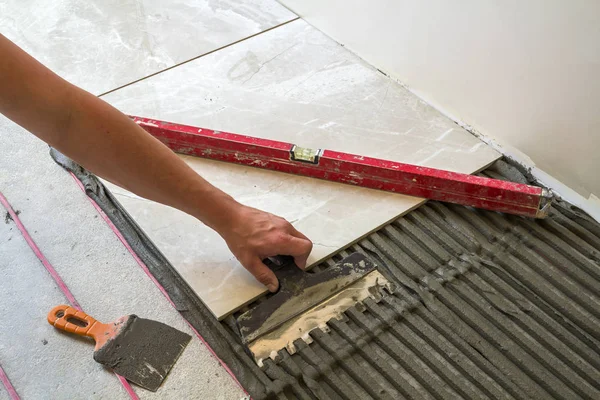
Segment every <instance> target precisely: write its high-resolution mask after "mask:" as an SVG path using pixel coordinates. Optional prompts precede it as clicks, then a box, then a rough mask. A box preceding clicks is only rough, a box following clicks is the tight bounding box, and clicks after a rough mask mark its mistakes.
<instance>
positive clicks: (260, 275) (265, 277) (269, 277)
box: [246, 258, 279, 292]
mask: <svg viewBox="0 0 600 400" xmlns="http://www.w3.org/2000/svg"><path fill="white" fill-rule="evenodd" d="M246 269H247V270H248V271H250V273H251V274H252V275H254V277H255V278H256V280H257V281H259V282H260V283H262V284H263V285H265V286H266V287H267V289H269V292H276V291H277V289H278V288H279V282H278V281H277V277H276V276H275V273H274V272H273V271H271V268H269V267H267V266H266V265H265V264H264V263H263V262H262V261H261V260H260V259H259V258H256V259H255V260H254V261H253V262H252V263H250V265H248V266H247V267H246Z"/></svg>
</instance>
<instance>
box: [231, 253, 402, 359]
mask: <svg viewBox="0 0 600 400" xmlns="http://www.w3.org/2000/svg"><path fill="white" fill-rule="evenodd" d="M265 264H267V265H268V266H269V267H270V268H271V269H272V270H273V272H275V275H276V276H277V279H278V280H279V290H278V292H277V293H275V294H274V295H273V296H271V297H270V298H268V299H266V300H264V301H263V302H262V303H259V304H258V305H256V306H255V307H254V308H252V309H250V310H248V311H246V312H245V313H243V314H242V315H240V316H239V317H238V319H237V326H238V328H239V330H240V335H241V337H242V342H243V344H244V345H245V346H246V347H247V349H248V350H249V351H250V353H252V356H253V357H254V359H255V361H256V362H257V363H258V364H259V365H261V364H262V360H263V359H265V358H267V357H272V358H274V357H275V356H276V353H277V351H278V350H281V349H283V348H287V350H288V352H289V353H290V354H293V353H294V352H295V348H294V345H293V342H294V341H295V340H296V339H300V338H301V339H303V340H305V341H307V342H309V343H310V341H311V339H310V336H309V335H308V333H309V332H310V331H311V330H313V329H315V328H317V327H322V328H325V323H326V322H327V321H329V320H330V319H331V318H333V317H339V316H340V315H341V313H343V312H344V311H345V310H347V309H348V308H350V307H352V306H354V305H355V304H356V303H358V302H360V301H362V300H364V299H366V298H367V297H375V298H377V297H378V296H381V289H382V288H383V287H388V289H390V290H391V288H390V287H389V285H390V283H389V282H388V280H387V279H386V278H385V277H384V276H383V275H381V274H380V273H379V272H378V271H377V267H376V266H375V265H374V264H373V263H372V262H371V261H370V260H369V259H368V258H366V257H365V256H364V255H362V254H360V253H353V254H351V255H349V256H348V257H346V258H344V259H343V260H341V261H340V262H338V263H336V264H335V265H333V266H331V267H329V268H327V269H325V270H323V271H320V272H306V271H303V270H301V269H300V268H298V267H297V266H296V265H295V264H294V260H293V258H291V257H283V256H279V257H273V258H270V259H267V260H265Z"/></svg>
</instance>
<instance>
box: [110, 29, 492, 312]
mask: <svg viewBox="0 0 600 400" xmlns="http://www.w3.org/2000/svg"><path fill="white" fill-rule="evenodd" d="M104 98H105V99H106V100H107V101H109V102H110V103H112V104H113V105H115V106H116V107H117V108H119V109H121V110H122V111H124V112H127V113H129V114H134V115H141V116H146V117H151V118H157V119H163V120H168V121H175V122H180V123H185V124H189V125H197V126H202V127H206V128H212V129H217V130H222V131H231V132H236V133H241V134H248V135H253V136H259V137H263V138H271V139H278V140H284V141H288V142H292V143H296V144H298V145H300V146H307V147H313V148H330V149H333V150H340V151H346V152H350V153H357V154H363V155H367V156H373V157H380V158H386V159H391V160H395V161H401V162H409V163H415V164H421V165H427V166H432V167H438V168H444V169H449V170H453V171H458V172H464V173H472V172H475V171H477V170H479V169H482V168H483V167H485V166H487V165H488V164H489V163H491V162H492V161H494V160H495V159H497V158H498V157H499V154H498V153H497V152H495V151H494V150H492V149H490V148H489V147H487V146H486V145H485V144H483V143H482V142H480V141H479V140H478V139H477V138H475V137H473V136H472V135H471V134H469V133H468V132H466V131H464V130H463V129H461V128H460V127H459V126H457V125H456V124H454V123H453V122H452V121H450V120H449V119H447V118H446V117H444V116H443V115H441V114H440V113H439V112H437V111H435V110H434V109H433V108H431V107H429V106H428V105H427V104H425V103H423V102H422V101H420V100H419V99H418V98H416V97H415V96H414V95H412V94H411V93H410V92H408V91H407V90H406V89H404V88H403V87H401V86H400V85H398V84H397V83H395V82H394V81H392V80H390V79H389V78H387V77H386V76H384V75H382V74H381V73H379V72H378V71H377V70H376V69H374V68H372V67H371V66H369V65H367V64H366V63H364V62H363V61H361V60H360V59H359V58H358V57H356V56H355V55H353V54H352V53H350V52H349V51H347V50H346V49H344V47H342V46H340V45H339V44H337V43H335V42H334V41H332V40H331V39H329V38H327V37H326V36H325V35H323V34H322V33H320V32H319V31H317V30H316V29H314V28H312V27H310V26H309V25H308V24H306V23H305V22H303V21H300V20H299V21H295V22H292V23H290V24H287V25H285V26H283V27H279V28H277V29H274V30H272V31H270V32H266V33H264V34H261V35H259V36H257V37H254V38H252V39H250V40H248V41H245V42H243V43H239V44H237V45H235V46H232V47H229V48H227V49H224V50H220V51H218V52H216V53H214V54H211V55H208V56H205V57H202V58H200V59H198V60H195V61H193V62H191V63H188V64H185V65H182V66H180V67H177V68H175V69H173V70H170V71H167V72H165V73H162V74H159V75H157V76H155V77H152V78H150V79H147V80H144V81H142V82H139V83H136V84H134V85H131V86H129V87H127V88H124V89H122V90H118V91H116V92H114V93H111V94H109V95H107V96H105V97H104ZM184 159H185V160H186V162H188V163H189V164H190V165H191V166H192V167H193V168H194V169H195V170H196V171H198V172H199V173H200V174H202V175H203V176H204V177H206V178H207V179H208V180H209V181H211V182H212V183H213V184H215V185H216V186H218V187H220V188H221V189H223V190H225V191H226V192H228V193H230V194H232V195H233V196H234V197H235V198H236V199H238V200H239V201H241V202H243V203H245V204H248V205H251V206H254V207H258V208H261V209H264V210H268V211H270V212H272V213H275V214H279V215H282V216H283V217H285V218H287V219H288V220H289V221H291V222H292V223H293V224H294V226H296V227H297V228H298V229H299V230H301V231H302V232H304V233H305V234H307V235H308V236H309V237H310V238H311V239H312V240H313V241H314V243H315V247H314V250H313V253H312V255H311V258H310V262H311V263H315V262H317V261H319V260H322V259H323V258H325V257H327V256H328V255H330V254H332V253H334V252H336V251H337V250H338V249H340V248H342V247H344V246H347V245H349V244H350V243H352V242H355V241H357V240H358V239H359V238H361V237H363V236H365V235H367V234H368V233H369V232H371V231H373V230H374V229H376V228H377V227H379V226H381V225H383V224H385V223H386V222H388V221H390V220H391V219H394V218H396V217H397V216H399V215H401V214H403V213H405V212H407V211H409V210H410V209H412V208H414V207H416V206H417V205H419V204H420V203H421V202H422V201H423V200H422V199H418V198H414V197H408V196H403V195H397V194H391V193H384V192H379V191H375V190H368V189H361V188H357V187H351V186H347V185H342V184H335V183H330V182H325V181H319V180H314V179H310V178H303V177H297V176H293V175H286V174H282V173H276V172H271V171H264V170H258V169H253V168H247V167H241V166H235V165H228V164H225V163H219V162H212V161H207V160H201V159H195V158H192V157H184ZM109 186H110V188H111V190H113V192H114V193H115V194H116V195H117V198H118V199H119V201H120V202H121V203H122V204H123V205H124V206H125V208H126V209H127V210H128V211H129V212H130V213H131V214H132V215H133V216H134V218H135V219H136V221H137V222H138V223H139V224H140V225H141V227H142V228H143V229H144V230H145V231H146V233H147V234H148V235H149V236H150V238H151V239H152V240H153V241H154V242H155V243H156V244H157V245H158V247H159V248H160V249H161V251H162V252H163V253H164V254H165V255H166V256H167V258H169V260H170V261H171V262H172V263H173V265H174V266H175V267H176V268H177V269H178V271H179V272H180V273H181V275H182V276H183V277H184V278H185V279H186V280H187V281H188V283H189V284H190V285H191V286H192V287H193V288H194V290H196V292H197V293H198V295H199V296H200V297H201V298H202V300H203V301H204V302H205V303H206V304H207V305H208V306H209V307H210V309H211V310H212V311H213V312H214V314H215V315H216V316H217V317H223V316H225V315H227V314H228V313H230V312H232V311H233V310H235V309H236V308H238V307H240V306H241V305H243V304H245V303H247V302H248V301H251V300H252V299H254V298H255V297H256V296H258V295H260V294H261V293H263V292H264V288H263V287H262V286H261V285H260V284H258V283H257V282H255V281H254V279H253V278H252V276H251V275H250V274H248V273H247V272H246V271H245V270H244V269H243V268H242V267H241V266H240V265H239V263H238V262H237V261H236V260H235V259H234V258H233V256H232V255H231V254H230V252H229V250H228V249H227V246H226V245H225V243H224V242H223V241H222V240H221V239H220V237H219V236H218V235H217V234H216V233H214V232H212V231H211V230H210V229H208V228H206V227H205V226H203V225H202V224H201V223H199V222H198V221H196V220H194V219H193V218H192V217H190V216H188V215H185V214H183V213H181V212H179V211H177V210H173V209H171V208H168V207H164V206H162V205H158V204H156V203H153V202H150V201H147V200H144V199H141V198H139V197H137V196H135V195H132V194H131V193H128V192H126V191H124V190H123V189H120V188H117V187H115V186H112V185H109Z"/></svg>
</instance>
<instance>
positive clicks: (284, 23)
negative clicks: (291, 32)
mask: <svg viewBox="0 0 600 400" xmlns="http://www.w3.org/2000/svg"><path fill="white" fill-rule="evenodd" d="M299 19H300V17H296V18H294V19H291V20H289V21H286V22H282V23H281V24H278V25H275V26H272V27H270V28H268V29H265V30H264V31H260V32H257V33H255V34H252V35H250V36H246V37H245V38H242V39H239V40H236V41H235V42H231V43H228V44H226V45H224V46H221V47H218V48H216V49H214V50H211V51H208V52H206V53H202V54H200V55H198V56H196V57H193V58H190V59H189V60H185V61H182V62H180V63H178V64H175V65H172V66H170V67H168V68H165V69H162V70H160V71H157V72H154V73H152V74H150V75H146V76H144V77H143V78H140V79H136V80H135V81H132V82H129V83H126V84H125V85H121V86H119V87H117V88H115V89H111V90H109V91H107V92H104V93H102V94H99V95H98V97H102V96H106V95H107V94H109V93H112V92H116V91H117V90H120V89H123V88H125V87H127V86H131V85H133V84H135V83H138V82H141V81H143V80H146V79H148V78H152V77H153V76H156V75H158V74H162V73H163V72H166V71H168V70H170V69H173V68H177V67H179V66H181V65H183V64H187V63H189V62H191V61H194V60H197V59H199V58H201V57H204V56H207V55H209V54H212V53H216V52H217V51H219V50H223V49H226V48H227V47H231V46H233V45H236V44H238V43H241V42H244V41H246V40H248V39H252V38H253V37H256V36H258V35H262V34H263V33H267V32H269V31H272V30H273V29H277V28H279V27H282V26H284V25H287V24H289V23H290V22H294V21H297V20H299Z"/></svg>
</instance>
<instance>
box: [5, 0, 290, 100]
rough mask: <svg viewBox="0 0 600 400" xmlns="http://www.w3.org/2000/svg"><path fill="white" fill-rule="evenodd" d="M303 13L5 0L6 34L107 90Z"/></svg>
mask: <svg viewBox="0 0 600 400" xmlns="http://www.w3.org/2000/svg"><path fill="white" fill-rule="evenodd" d="M295 17H296V16H295V15H294V14H293V13H291V12H290V11H288V10H287V9H285V8H284V7H283V6H281V5H280V4H279V3H277V2H276V1H275V0H254V1H252V0H242V1H239V0H170V1H161V0H89V1H79V0H59V1H47V0H4V1H0V26H1V27H2V34H4V35H5V36H6V37H8V38H9V39H11V40H13V41H14V42H15V43H17V44H18V45H19V46H21V47H22V48H23V49H24V50H25V51H27V52H29V53H30V54H32V55H33V56H34V57H36V58H37V59H38V60H39V61H41V62H42V63H43V64H45V65H46V66H48V67H49V68H51V69H52V70H53V71H55V72H56V73H58V74H59V75H61V76H62V77H63V78H65V79H67V80H69V81H70V82H72V83H74V84H76V85H78V86H81V87H83V88H84V89H86V90H88V91H90V92H92V93H94V94H101V93H104V92H106V91H108V90H112V89H115V88H117V87H120V86H122V85H125V84H127V83H130V82H132V81H134V80H137V79H140V78H142V77H144V76H147V75H150V74H152V73H155V72H158V71H161V70H163V69H165V68H168V67H172V66H173V65H176V64H178V63H180V62H183V61H186V60H189V59H190V58H193V57H196V56H198V55H200V54H203V53H206V52H208V51H212V50H214V49H217V48H219V47H221V46H224V45H227V44H229V43H232V42H235V41H237V40H240V39H243V38H246V37H248V36H250V35H253V34H256V33H258V32H262V31H264V30H266V29H269V28H272V27H273V26H276V25H278V24H280V23H283V22H286V21H289V20H291V19H293V18H295Z"/></svg>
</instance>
